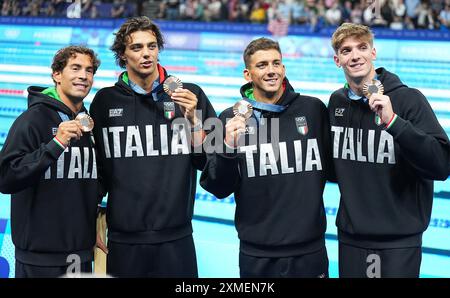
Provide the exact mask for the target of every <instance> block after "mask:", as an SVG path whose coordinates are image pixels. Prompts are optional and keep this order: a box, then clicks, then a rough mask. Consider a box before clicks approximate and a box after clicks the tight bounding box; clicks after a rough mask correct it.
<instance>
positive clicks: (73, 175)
mask: <svg viewBox="0 0 450 298" xmlns="http://www.w3.org/2000/svg"><path fill="white" fill-rule="evenodd" d="M67 156H69V158H70V161H69V163H68V164H67V163H66V161H67V160H69V158H66V157H67ZM54 168H55V167H54V165H52V166H50V167H49V168H48V169H47V171H46V172H45V177H44V178H45V179H52V177H55V176H56V179H97V162H96V160H95V149H94V148H89V147H68V148H66V150H64V152H63V153H62V154H61V155H60V156H59V158H58V160H57V161H56V172H53V170H54Z"/></svg>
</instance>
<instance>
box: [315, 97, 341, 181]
mask: <svg viewBox="0 0 450 298" xmlns="http://www.w3.org/2000/svg"><path fill="white" fill-rule="evenodd" d="M317 100H319V101H320V99H317ZM320 113H321V115H320V119H323V120H322V124H323V126H322V140H323V150H322V151H323V155H324V158H323V159H324V161H325V167H324V169H325V171H326V178H327V180H328V181H331V182H337V180H336V174H335V172H334V163H333V162H334V161H333V154H332V149H333V147H332V146H333V143H332V142H331V126H330V119H329V115H328V109H327V107H326V106H325V104H324V103H323V102H322V101H320Z"/></svg>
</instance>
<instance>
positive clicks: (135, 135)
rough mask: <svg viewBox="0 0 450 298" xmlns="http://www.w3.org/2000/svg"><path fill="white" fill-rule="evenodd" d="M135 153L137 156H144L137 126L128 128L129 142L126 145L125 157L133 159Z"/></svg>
mask: <svg viewBox="0 0 450 298" xmlns="http://www.w3.org/2000/svg"><path fill="white" fill-rule="evenodd" d="M133 144H136V145H133ZM133 152H136V156H144V150H143V149H142V141H141V135H140V133H139V128H138V127H137V126H128V127H127V140H126V143H125V157H132V156H133Z"/></svg>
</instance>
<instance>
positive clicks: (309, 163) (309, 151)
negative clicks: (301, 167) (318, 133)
mask: <svg viewBox="0 0 450 298" xmlns="http://www.w3.org/2000/svg"><path fill="white" fill-rule="evenodd" d="M313 155H314V158H313ZM313 166H316V168H317V169H316V170H317V171H321V170H322V161H321V159H320V152H319V145H318V144H317V139H308V145H307V147H306V164H305V171H312V169H313Z"/></svg>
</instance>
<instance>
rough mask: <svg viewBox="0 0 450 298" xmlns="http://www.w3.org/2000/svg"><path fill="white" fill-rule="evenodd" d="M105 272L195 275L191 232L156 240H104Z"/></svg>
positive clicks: (127, 275)
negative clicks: (128, 241)
mask: <svg viewBox="0 0 450 298" xmlns="http://www.w3.org/2000/svg"><path fill="white" fill-rule="evenodd" d="M108 251H109V253H108V255H107V260H106V273H107V274H109V275H111V276H113V277H132V278H133V277H183V278H191V277H198V272H197V258H196V255H195V247H194V240H193V238H192V235H191V236H188V237H185V238H182V239H178V240H174V241H170V242H164V243H158V244H129V243H118V242H113V241H108Z"/></svg>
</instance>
